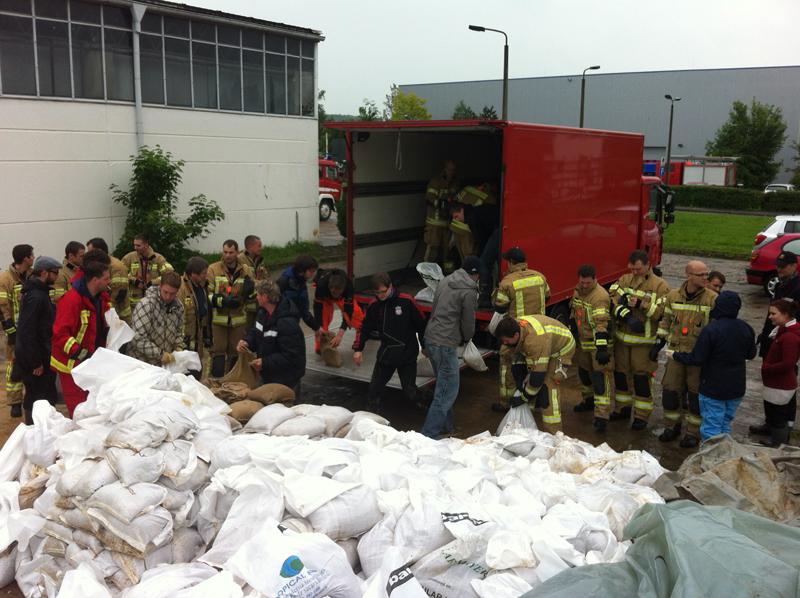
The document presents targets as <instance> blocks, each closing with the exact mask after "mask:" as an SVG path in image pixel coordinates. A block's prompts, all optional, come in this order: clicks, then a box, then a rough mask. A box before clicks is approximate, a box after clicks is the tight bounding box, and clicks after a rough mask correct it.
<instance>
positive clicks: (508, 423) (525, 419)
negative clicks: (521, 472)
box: [497, 404, 538, 452]
mask: <svg viewBox="0 0 800 598" xmlns="http://www.w3.org/2000/svg"><path fill="white" fill-rule="evenodd" d="M519 428H528V429H529V430H536V429H538V428H537V427H536V421H534V419H533V414H532V413H531V408H530V406H529V405H527V404H523V405H520V406H519V407H512V408H511V409H509V410H508V413H506V414H505V416H504V417H503V419H502V421H501V422H500V425H499V426H498V427H497V436H504V435H506V434H514V433H515V432H516V431H517V430H518V429H519ZM531 448H533V447H532V446H531ZM528 452H530V451H528Z"/></svg>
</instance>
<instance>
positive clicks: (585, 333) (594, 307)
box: [570, 264, 614, 428]
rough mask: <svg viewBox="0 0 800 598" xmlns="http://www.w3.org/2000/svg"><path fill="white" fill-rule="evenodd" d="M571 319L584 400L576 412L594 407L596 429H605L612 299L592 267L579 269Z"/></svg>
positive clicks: (612, 343)
mask: <svg viewBox="0 0 800 598" xmlns="http://www.w3.org/2000/svg"><path fill="white" fill-rule="evenodd" d="M570 307H571V311H570V318H571V321H572V324H573V326H574V328H573V334H574V335H575V340H576V341H577V343H578V346H577V348H576V349H575V361H577V362H578V377H579V378H580V381H581V394H582V395H583V402H582V403H578V404H577V405H575V411H578V412H581V411H591V410H594V426H595V428H605V427H606V424H607V423H608V411H609V408H610V405H611V384H610V382H611V372H612V371H613V370H614V363H613V358H612V356H611V351H613V349H614V342H613V339H612V338H611V298H610V297H609V295H608V291H606V290H605V289H604V288H603V287H601V286H600V285H599V284H597V280H596V273H595V269H594V266H592V265H590V264H584V265H583V266H581V267H580V268H578V284H577V285H575V291H574V292H573V294H572V301H571V302H570Z"/></svg>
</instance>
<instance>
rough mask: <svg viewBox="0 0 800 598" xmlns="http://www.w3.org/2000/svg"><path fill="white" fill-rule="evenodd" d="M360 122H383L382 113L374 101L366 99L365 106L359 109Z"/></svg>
mask: <svg viewBox="0 0 800 598" xmlns="http://www.w3.org/2000/svg"><path fill="white" fill-rule="evenodd" d="M358 120H367V121H370V120H381V113H380V112H378V107H377V106H376V105H375V102H374V101H373V100H368V99H367V98H364V105H363V106H361V107H360V108H359V109H358Z"/></svg>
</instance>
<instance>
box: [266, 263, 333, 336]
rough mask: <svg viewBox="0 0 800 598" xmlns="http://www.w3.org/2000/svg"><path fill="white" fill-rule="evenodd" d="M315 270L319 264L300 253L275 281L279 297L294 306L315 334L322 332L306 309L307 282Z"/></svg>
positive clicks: (314, 273)
mask: <svg viewBox="0 0 800 598" xmlns="http://www.w3.org/2000/svg"><path fill="white" fill-rule="evenodd" d="M317 268H319V264H317V260H316V259H314V257H312V256H310V255H307V254H305V253H301V254H300V255H298V256H297V257H296V258H295V260H294V266H289V267H288V268H286V270H284V272H283V274H281V275H280V276H279V277H278V280H276V281H275V282H276V283H277V285H278V288H279V289H280V291H281V297H286V298H287V299H289V300H291V302H292V303H294V304H295V306H296V307H297V309H298V311H299V312H300V318H301V319H302V320H303V322H305V325H306V326H308V327H309V328H311V330H313V331H314V332H315V333H319V332H322V328H321V327H320V325H319V322H317V320H316V319H315V318H314V316H312V315H311V311H310V310H309V307H308V281H309V280H311V279H313V278H314V276H315V275H316V273H317Z"/></svg>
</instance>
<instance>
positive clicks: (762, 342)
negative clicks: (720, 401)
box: [750, 251, 800, 446]
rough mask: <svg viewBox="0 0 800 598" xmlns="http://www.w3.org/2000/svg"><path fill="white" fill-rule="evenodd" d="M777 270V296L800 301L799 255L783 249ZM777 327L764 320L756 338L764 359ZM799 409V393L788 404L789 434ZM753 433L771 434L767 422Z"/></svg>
mask: <svg viewBox="0 0 800 598" xmlns="http://www.w3.org/2000/svg"><path fill="white" fill-rule="evenodd" d="M772 264H773V265H774V266H775V270H776V271H777V272H778V284H776V285H775V297H774V298H773V301H775V300H777V299H787V300H789V301H800V275H798V274H797V255H796V254H794V253H792V252H791V251H782V252H781V253H779V254H778V257H776V258H775V261H774V262H772ZM773 328H775V327H774V326H773V325H772V322H770V319H769V318H766V320H764V328H763V330H762V331H761V334H760V335H758V339H756V344H758V345H759V351H758V354H759V356H760V357H761V358H762V359H763V358H764V357H765V356H766V355H767V353H768V352H769V348H770V345H772V339H771V338H770V337H769V333H770V332H772V329H773ZM794 370H795V374H796V373H797V366H796V365H795V366H794ZM796 411H797V395H796V394H795V396H794V397H792V399H791V400H790V401H789V402H788V403H787V404H786V415H787V417H786V419H787V420H788V422H789V434H791V433H792V428H793V427H794V414H795V412H796ZM750 433H751V434H758V435H760V436H770V435H771V431H770V427H769V426H768V425H767V423H766V422H764V423H763V424H759V425H757V426H750ZM760 442H761V443H762V444H766V445H767V446H772V440H771V439H770V438H765V439H762V440H761V441H760Z"/></svg>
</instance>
